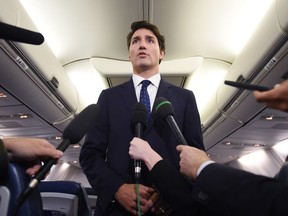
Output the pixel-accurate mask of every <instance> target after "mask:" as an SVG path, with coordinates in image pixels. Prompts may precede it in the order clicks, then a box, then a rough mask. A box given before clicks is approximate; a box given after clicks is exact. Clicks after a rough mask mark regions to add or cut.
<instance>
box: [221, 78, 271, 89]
mask: <svg viewBox="0 0 288 216" xmlns="http://www.w3.org/2000/svg"><path fill="white" fill-rule="evenodd" d="M224 84H226V85H230V86H233V87H236V88H241V89H247V90H252V91H254V90H257V91H268V90H270V88H268V87H266V86H260V85H253V84H249V83H241V82H234V81H229V80H225V81H224Z"/></svg>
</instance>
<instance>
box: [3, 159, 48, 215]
mask: <svg viewBox="0 0 288 216" xmlns="http://www.w3.org/2000/svg"><path fill="white" fill-rule="evenodd" d="M30 180H31V178H30V176H28V175H27V174H26V171H25V168H23V167H22V166H21V165H19V164H17V163H9V170H8V175H7V178H6V180H5V182H3V183H2V185H1V193H0V196H1V197H0V199H1V206H2V207H3V208H4V209H2V210H3V211H2V210H1V215H2V213H3V215H4V216H5V215H7V216H12V215H15V214H14V211H15V209H16V205H17V200H18V197H19V196H20V194H21V193H22V192H23V191H24V190H25V189H26V187H28V185H29V182H30ZM2 195H3V196H2ZM5 206H6V207H7V208H6V207H5ZM2 207H1V208H2ZM5 208H6V209H5ZM5 212H6V214H5ZM17 215H21V216H35V215H37V216H42V215H43V206H42V201H41V196H40V192H39V190H38V188H37V187H36V188H35V189H32V191H31V193H30V194H29V195H28V196H27V197H26V199H24V201H23V202H22V204H21V205H20V208H19V210H18V214H17Z"/></svg>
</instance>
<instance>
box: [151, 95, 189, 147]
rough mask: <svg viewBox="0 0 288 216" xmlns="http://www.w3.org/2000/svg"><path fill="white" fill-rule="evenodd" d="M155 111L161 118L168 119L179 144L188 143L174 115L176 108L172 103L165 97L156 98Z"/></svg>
mask: <svg viewBox="0 0 288 216" xmlns="http://www.w3.org/2000/svg"><path fill="white" fill-rule="evenodd" d="M153 112H156V113H157V115H158V116H160V118H161V119H164V120H166V122H167V123H168V125H169V127H170V128H171V130H172V132H173V133H174V135H175V136H176V138H177V140H178V142H179V144H183V145H188V144H187V141H186V139H185V138H184V136H183V134H182V132H181V131H180V129H179V127H178V125H177V123H176V121H175V119H174V117H173V115H174V109H173V107H172V104H171V103H170V102H169V101H168V100H166V99H165V98H163V97H159V98H156V99H155V103H154V107H153Z"/></svg>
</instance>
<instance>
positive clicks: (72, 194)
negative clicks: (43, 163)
mask: <svg viewBox="0 0 288 216" xmlns="http://www.w3.org/2000/svg"><path fill="white" fill-rule="evenodd" d="M39 190H40V193H41V197H42V202H43V209H44V215H45V216H50V215H63V216H64V215H66V216H80V215H81V216H90V215H92V211H91V207H90V204H89V202H88V196H87V193H86V191H85V188H84V187H83V186H82V184H81V183H78V182H74V181H42V182H40V183H39Z"/></svg>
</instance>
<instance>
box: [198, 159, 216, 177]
mask: <svg viewBox="0 0 288 216" xmlns="http://www.w3.org/2000/svg"><path fill="white" fill-rule="evenodd" d="M212 163H215V161H212V160H208V161H205V162H204V163H202V164H201V165H200V167H199V168H198V170H197V177H198V176H199V175H200V173H201V171H202V170H203V169H204V168H205V167H206V166H208V165H209V164H212Z"/></svg>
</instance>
